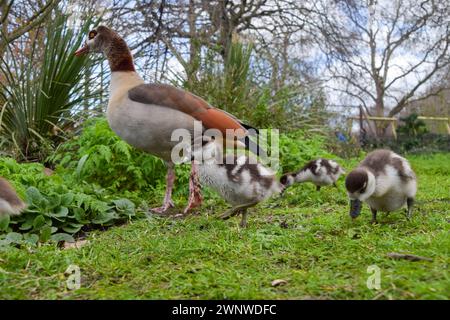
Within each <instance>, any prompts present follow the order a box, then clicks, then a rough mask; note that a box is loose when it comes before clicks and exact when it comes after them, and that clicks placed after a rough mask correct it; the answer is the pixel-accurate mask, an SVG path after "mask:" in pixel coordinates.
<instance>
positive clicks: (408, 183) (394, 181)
mask: <svg viewBox="0 0 450 320" xmlns="http://www.w3.org/2000/svg"><path fill="white" fill-rule="evenodd" d="M345 187H346V189H347V192H348V196H349V198H350V216H351V217H352V218H356V217H357V216H358V215H359V214H360V212H361V201H365V202H367V204H368V205H369V206H370V209H371V211H372V222H374V223H375V222H376V221H377V211H384V212H391V211H395V210H397V209H399V208H401V207H402V206H403V205H405V203H406V205H407V207H408V219H409V218H410V217H411V212H412V207H413V203H414V198H415V196H416V192H417V180H416V175H415V173H414V171H413V170H412V169H411V166H410V165H409V163H408V160H406V159H405V158H403V157H401V156H399V155H398V154H396V153H394V152H392V151H390V150H375V151H373V152H371V153H369V154H368V155H367V157H366V158H365V159H364V160H363V161H362V162H361V163H360V164H359V166H358V167H357V168H356V169H354V170H353V171H352V172H350V173H349V174H348V176H347V178H346V179H345Z"/></svg>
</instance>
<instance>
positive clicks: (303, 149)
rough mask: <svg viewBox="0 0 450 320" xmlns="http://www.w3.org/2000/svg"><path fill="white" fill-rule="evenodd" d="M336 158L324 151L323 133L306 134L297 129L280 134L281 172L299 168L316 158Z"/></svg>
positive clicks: (324, 137) (324, 138) (324, 139)
mask: <svg viewBox="0 0 450 320" xmlns="http://www.w3.org/2000/svg"><path fill="white" fill-rule="evenodd" d="M321 157H323V158H328V159H338V158H337V157H336V156H335V155H333V154H331V153H329V152H327V151H326V136H325V135H324V134H318V133H316V134H312V135H311V134H306V133H305V131H302V130H298V131H294V132H291V133H288V134H281V135H280V165H281V168H282V172H283V173H285V172H290V171H295V170H298V169H300V168H301V167H302V166H303V165H304V164H306V162H308V161H310V160H313V159H317V158H321Z"/></svg>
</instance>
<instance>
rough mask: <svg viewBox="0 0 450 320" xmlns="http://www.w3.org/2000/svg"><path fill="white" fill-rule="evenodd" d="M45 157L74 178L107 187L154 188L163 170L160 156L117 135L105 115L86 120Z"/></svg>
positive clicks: (161, 178) (116, 188) (163, 174)
mask: <svg viewBox="0 0 450 320" xmlns="http://www.w3.org/2000/svg"><path fill="white" fill-rule="evenodd" d="M47 160H48V161H49V162H50V163H52V164H54V165H55V166H58V167H60V168H65V169H66V170H67V172H71V173H73V174H74V175H75V176H76V177H77V178H78V179H82V180H84V181H86V182H88V183H95V184H98V185H99V186H101V187H103V188H109V189H111V190H138V189H142V188H149V187H150V188H156V187H158V186H159V185H160V184H162V183H163V181H164V177H165V172H166V168H165V164H164V162H163V161H162V160H160V159H159V158H156V157H153V156H151V155H149V154H148V153H145V152H142V151H139V150H136V149H134V148H133V147H131V146H130V145H129V144H128V143H126V142H125V141H123V140H122V139H120V138H119V137H118V136H117V135H116V134H115V133H114V132H113V131H112V130H111V129H110V127H109V125H108V122H107V121H106V119H105V118H93V119H90V120H88V121H87V122H86V123H85V124H84V125H83V131H82V133H81V134H80V135H79V136H75V137H73V138H72V139H70V140H68V141H67V142H66V143H64V144H62V145H60V147H59V148H58V149H57V150H56V152H55V154H53V155H52V156H50V157H49V158H48V159H47Z"/></svg>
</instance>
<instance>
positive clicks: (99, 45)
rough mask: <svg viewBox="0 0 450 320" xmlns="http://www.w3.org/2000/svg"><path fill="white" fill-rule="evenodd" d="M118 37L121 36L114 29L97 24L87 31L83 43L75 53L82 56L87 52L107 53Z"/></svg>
mask: <svg viewBox="0 0 450 320" xmlns="http://www.w3.org/2000/svg"><path fill="white" fill-rule="evenodd" d="M118 39H122V38H121V37H120V36H119V35H118V34H117V33H116V32H115V31H113V30H111V29H110V28H108V27H105V26H99V27H97V28H96V29H92V30H91V31H89V33H88V38H87V40H86V42H85V45H84V46H83V47H82V48H80V49H79V50H78V51H77V52H75V55H76V56H82V55H85V54H88V53H105V54H107V53H108V51H110V50H111V47H112V46H113V45H114V44H115V42H116V41H117V40H118Z"/></svg>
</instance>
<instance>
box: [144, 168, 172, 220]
mask: <svg viewBox="0 0 450 320" xmlns="http://www.w3.org/2000/svg"><path fill="white" fill-rule="evenodd" d="M174 182H175V170H174V168H173V163H168V164H167V177H166V195H165V196H164V203H163V205H162V207H158V208H153V209H150V210H152V211H154V212H156V213H164V212H166V211H167V210H168V209H169V208H173V207H174V206H175V205H174V203H173V201H172V189H173V183H174Z"/></svg>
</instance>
